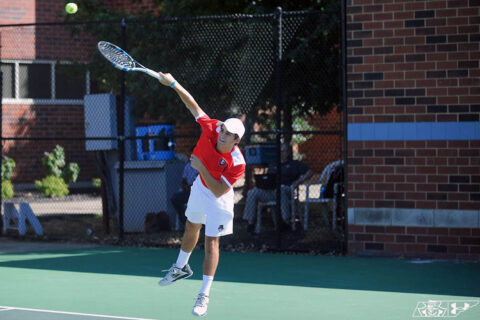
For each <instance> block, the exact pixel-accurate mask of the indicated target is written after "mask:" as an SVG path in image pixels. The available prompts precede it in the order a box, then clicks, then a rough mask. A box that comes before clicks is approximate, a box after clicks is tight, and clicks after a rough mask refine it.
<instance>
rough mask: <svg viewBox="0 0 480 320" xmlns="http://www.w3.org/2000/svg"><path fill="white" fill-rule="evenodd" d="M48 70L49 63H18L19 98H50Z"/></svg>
mask: <svg viewBox="0 0 480 320" xmlns="http://www.w3.org/2000/svg"><path fill="white" fill-rule="evenodd" d="M50 70H51V65H50V64H40V63H36V64H35V63H34V64H20V70H19V76H18V78H19V83H20V92H19V96H20V98H32V99H51V98H52V96H51V83H52V77H51V71H50Z"/></svg>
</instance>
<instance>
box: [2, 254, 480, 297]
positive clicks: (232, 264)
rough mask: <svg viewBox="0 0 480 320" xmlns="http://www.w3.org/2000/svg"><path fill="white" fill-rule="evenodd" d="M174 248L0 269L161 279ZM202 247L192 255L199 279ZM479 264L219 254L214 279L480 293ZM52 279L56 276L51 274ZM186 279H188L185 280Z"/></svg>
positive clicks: (21, 261)
mask: <svg viewBox="0 0 480 320" xmlns="http://www.w3.org/2000/svg"><path fill="white" fill-rule="evenodd" d="M177 253H178V250H177V249H158V248H124V247H96V248H83V249H71V250H52V251H41V252H23V253H12V254H2V255H1V256H0V268H22V269H40V270H51V271H69V272H84V273H101V274H117V275H130V276H146V277H158V278H160V277H161V276H162V275H163V273H161V272H160V270H162V269H167V268H169V267H170V265H171V264H172V263H173V262H174V261H175V260H176V256H177ZM202 260H203V251H195V252H194V253H193V254H192V257H191V259H190V265H191V266H192V269H193V270H194V276H193V277H192V278H193V279H197V280H198V279H201V275H202V273H201V266H202ZM479 274H480V263H455V262H433V263H419V264H414V263H411V262H409V261H405V260H400V259H380V258H357V257H333V256H304V255H282V254H260V253H231V252H222V253H221V257H220V265H219V268H218V270H217V274H216V276H215V279H216V280H217V281H229V282H242V283H257V284H272V285H287V286H302V287H314V288H332V289H350V290H373V291H388V292H403V293H422V294H440V295H451V296H471V297H472V296H473V297H479V296H480V277H479V276H478V275H479ZM52 277H54V275H52ZM186 281H188V280H186Z"/></svg>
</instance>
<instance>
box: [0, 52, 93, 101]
mask: <svg viewBox="0 0 480 320" xmlns="http://www.w3.org/2000/svg"><path fill="white" fill-rule="evenodd" d="M2 63H11V64H13V65H14V67H13V68H14V70H13V73H14V75H15V83H14V86H15V98H2V103H3V104H40V105H42V104H53V105H78V104H83V99H56V97H55V95H56V93H55V92H56V90H55V85H56V83H55V66H56V64H57V63H59V64H72V63H71V62H70V61H58V62H57V61H52V60H10V59H2ZM35 63H37V64H50V72H51V86H50V90H51V91H50V96H51V97H52V99H31V98H20V77H19V73H20V64H35ZM85 91H86V92H85V94H90V71H89V70H87V71H86V74H85Z"/></svg>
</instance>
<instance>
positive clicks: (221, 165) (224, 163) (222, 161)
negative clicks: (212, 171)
mask: <svg viewBox="0 0 480 320" xmlns="http://www.w3.org/2000/svg"><path fill="white" fill-rule="evenodd" d="M218 164H219V165H220V167H224V166H226V165H227V161H226V160H225V159H223V158H221V159H220V160H219V161H218Z"/></svg>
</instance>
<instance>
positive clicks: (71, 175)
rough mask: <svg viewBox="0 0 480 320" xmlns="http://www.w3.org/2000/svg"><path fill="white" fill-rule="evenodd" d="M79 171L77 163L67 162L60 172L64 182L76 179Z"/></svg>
mask: <svg viewBox="0 0 480 320" xmlns="http://www.w3.org/2000/svg"><path fill="white" fill-rule="evenodd" d="M79 173H80V167H79V166H78V164H77V163H75V162H71V163H69V164H68V165H67V166H66V167H65V169H64V170H63V172H62V178H63V180H65V181H66V182H75V181H77V178H78V175H79Z"/></svg>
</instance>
